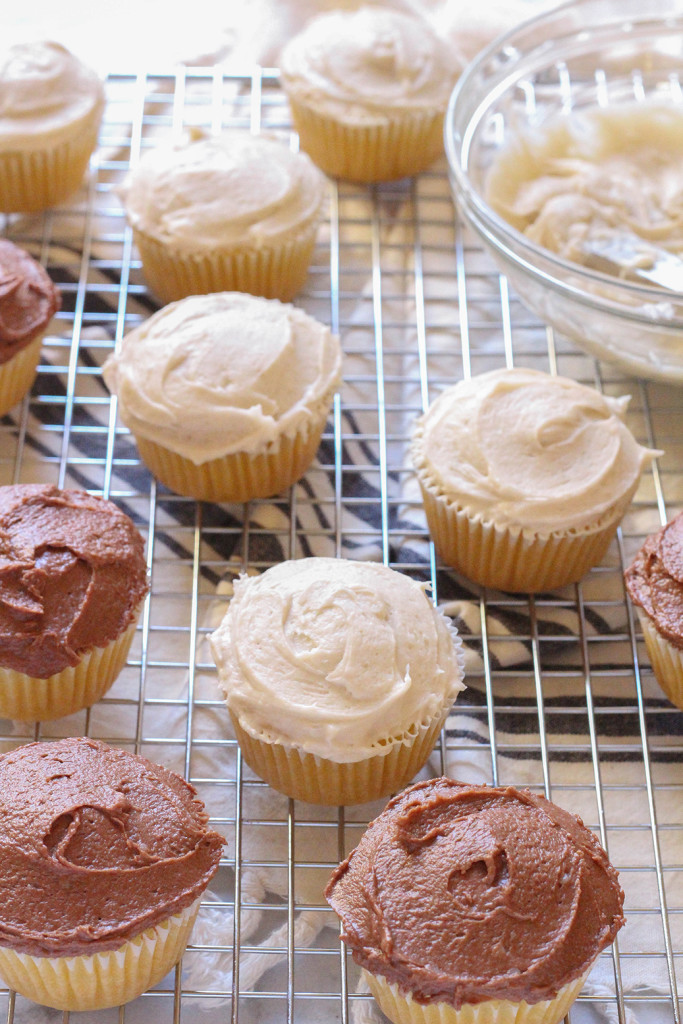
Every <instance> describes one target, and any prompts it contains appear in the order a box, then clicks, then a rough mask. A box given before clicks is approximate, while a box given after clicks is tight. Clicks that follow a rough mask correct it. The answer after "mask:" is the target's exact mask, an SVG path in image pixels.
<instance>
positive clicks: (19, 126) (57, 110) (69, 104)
mask: <svg viewBox="0 0 683 1024" xmlns="http://www.w3.org/2000/svg"><path fill="white" fill-rule="evenodd" d="M103 109H104V86H103V84H102V82H101V80H100V78H99V77H98V75H97V74H96V73H95V72H94V71H92V70H91V69H90V68H88V67H86V66H85V65H84V64H83V63H82V62H81V61H80V60H79V59H78V58H77V57H75V56H74V55H73V54H72V53H70V52H69V50H67V49H66V48H65V47H64V46H62V45H61V44H60V43H54V42H49V41H45V42H29V43H17V44H16V45H14V46H11V47H10V48H9V49H8V50H7V51H5V53H4V54H3V55H2V56H0V151H8V150H13V149H21V150H22V151H24V152H25V151H26V150H29V149H32V148H36V149H42V148H43V147H44V146H45V144H46V143H48V144H50V145H54V144H55V143H58V142H60V141H62V138H72V137H73V136H74V134H75V133H77V132H78V131H79V129H80V126H81V124H82V125H83V127H85V126H88V127H89V126H90V125H91V124H92V121H93V119H95V120H97V119H98V118H99V117H100V116H101V113H102V110H103Z"/></svg>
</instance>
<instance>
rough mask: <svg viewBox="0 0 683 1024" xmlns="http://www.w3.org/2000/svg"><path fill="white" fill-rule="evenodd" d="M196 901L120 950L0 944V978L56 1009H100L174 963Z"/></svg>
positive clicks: (125, 998)
mask: <svg viewBox="0 0 683 1024" xmlns="http://www.w3.org/2000/svg"><path fill="white" fill-rule="evenodd" d="M199 903H200V900H199V899H197V900H195V901H194V903H192V904H191V905H190V906H189V907H187V908H186V909H185V910H182V911H180V912H179V913H177V914H173V915H172V916H171V917H168V918H166V920H165V921H161V922H160V923H159V924H157V925H154V926H153V927H151V928H147V929H146V930H145V931H144V932H141V933H140V935H137V936H135V937H134V938H132V939H129V940H128V941H126V942H124V943H123V944H122V945H121V946H120V947H119V949H114V950H108V951H105V952H102V953H93V954H91V955H83V956H67V957H50V956H30V955H28V954H26V953H16V952H14V950H12V949H9V948H5V947H0V977H1V978H2V979H3V981H4V982H5V984H6V985H7V986H8V987H9V988H11V989H14V991H15V992H18V993H19V994H20V995H23V996H26V998H28V999H32V1000H33V1001H34V1002H36V1003H41V1004H42V1005H44V1006H51V1007H54V1008H55V1009H57V1010H72V1011H78V1010H100V1009H104V1008H105V1007H108V1006H119V1005H120V1004H123V1003H127V1002H130V1000H131V999H135V998H137V996H139V995H140V994H141V993H142V992H145V991H146V990H147V989H148V988H151V987H152V986H153V985H156V984H157V982H159V981H161V979H162V978H163V977H164V975H166V974H168V972H169V971H170V970H171V968H172V967H173V966H174V965H175V964H176V963H177V962H178V960H179V959H180V957H181V956H182V954H183V952H184V950H185V947H186V945H187V943H188V940H189V937H190V932H191V931H192V926H193V925H194V922H195V918H196V916H197V911H198V909H199Z"/></svg>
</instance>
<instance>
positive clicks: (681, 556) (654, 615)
mask: <svg viewBox="0 0 683 1024" xmlns="http://www.w3.org/2000/svg"><path fill="white" fill-rule="evenodd" d="M625 579H626V586H627V588H628V592H629V594H630V595H631V600H632V601H633V602H634V603H635V604H637V605H639V606H640V607H641V608H642V609H643V611H645V612H646V613H647V615H648V616H649V618H650V619H652V622H653V623H654V625H655V627H656V629H657V632H658V633H659V634H660V636H662V637H663V638H664V639H665V640H668V642H669V643H671V644H673V645H674V647H678V648H682V649H683V512H681V513H679V514H678V515H677V516H676V517H675V518H674V519H672V520H671V522H670V523H667V524H666V526H663V527H662V528H661V530H659V531H658V532H657V533H654V534H652V536H650V537H647V539H646V540H645V543H644V544H643V546H642V547H641V549H640V551H639V552H638V553H637V555H636V557H635V558H634V560H633V562H632V564H631V565H630V566H629V567H628V569H627V570H626V573H625Z"/></svg>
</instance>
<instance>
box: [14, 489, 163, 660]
mask: <svg viewBox="0 0 683 1024" xmlns="http://www.w3.org/2000/svg"><path fill="white" fill-rule="evenodd" d="M147 589H148V583H147V563H146V561H145V551H144V542H143V540H142V537H141V536H140V533H139V532H138V530H137V529H136V527H135V524H134V523H133V521H132V520H131V519H130V518H129V517H128V516H127V515H126V514H125V513H124V512H122V511H121V510H120V509H119V508H117V506H116V505H114V504H113V503H112V502H110V501H105V499H104V498H99V497H97V496H95V495H90V494H87V493H86V492H85V491H76V490H61V489H59V488H57V487H53V486H52V485H50V484H15V485H8V486H6V487H0V665H2V666H3V667H5V668H9V669H13V670H14V671H16V672H22V673H25V674H26V675H29V676H34V677H37V678H40V679H47V678H48V677H49V676H51V675H53V674H54V673H56V672H61V671H62V669H64V668H66V667H67V666H69V665H77V664H78V662H79V661H80V660H81V658H82V657H83V654H84V653H85V652H87V651H88V650H90V649H91V648H93V647H106V646H107V644H108V643H109V642H110V641H111V640H115V639H116V638H117V637H118V636H119V635H120V634H121V633H122V632H123V631H124V630H125V629H126V628H127V627H128V626H129V625H130V623H131V622H133V621H134V619H135V616H136V615H137V613H138V610H139V607H140V602H141V601H142V599H143V598H144V596H145V594H146V593H147Z"/></svg>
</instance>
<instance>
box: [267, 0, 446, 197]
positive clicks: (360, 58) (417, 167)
mask: <svg viewBox="0 0 683 1024" xmlns="http://www.w3.org/2000/svg"><path fill="white" fill-rule="evenodd" d="M459 70H460V69H459V67H458V65H457V61H456V60H455V59H454V57H453V53H452V50H451V48H450V47H449V46H448V45H447V44H446V43H445V42H444V41H443V40H442V39H440V38H439V37H438V36H437V35H436V33H435V32H434V31H433V30H432V28H431V27H430V25H429V24H428V22H427V21H426V20H425V19H423V18H420V17H418V16H413V15H410V14H407V13H405V12H402V11H397V10H392V9H391V8H390V7H389V6H385V7H381V6H368V7H361V8H360V9H358V10H353V11H351V10H348V11H346V10H339V11H330V12H328V13H325V14H320V15H318V16H317V17H315V18H312V19H311V20H310V21H309V22H308V23H307V24H306V25H305V27H304V28H303V30H302V31H301V32H300V33H299V34H298V35H296V36H295V37H294V38H293V39H291V40H290V41H289V42H288V43H287V44H286V45H285V46H284V48H283V50H282V52H281V55H280V71H281V77H282V85H283V88H284V90H285V93H286V94H287V98H288V100H289V104H290V107H291V111H292V118H293V121H294V125H295V127H296V129H297V131H298V133H299V140H300V143H301V147H302V149H304V150H305V151H306V152H307V153H308V154H309V155H310V156H311V157H312V159H313V160H314V161H315V163H316V164H317V165H318V166H319V167H321V168H322V169H323V170H324V171H325V172H326V173H327V174H330V175H332V176H333V177H338V178H348V179H351V180H353V181H364V182H373V181H389V180H392V179H394V178H402V177H404V176H405V175H411V174H417V173H419V172H420V171H422V170H425V169H426V168H427V167H429V165H430V164H432V163H433V162H434V160H436V159H437V157H439V156H440V155H441V154H442V153H443V119H444V114H445V111H446V106H447V103H448V97H449V95H450V92H451V89H452V87H453V84H454V82H455V79H456V78H457V75H458V73H459Z"/></svg>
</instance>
